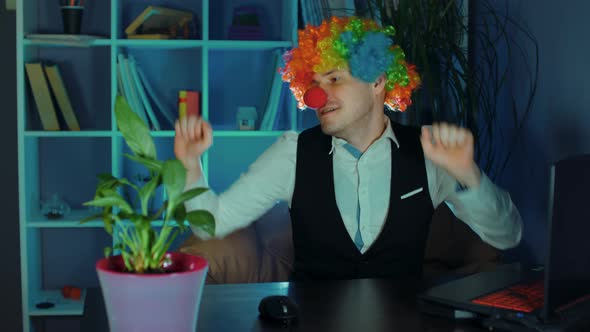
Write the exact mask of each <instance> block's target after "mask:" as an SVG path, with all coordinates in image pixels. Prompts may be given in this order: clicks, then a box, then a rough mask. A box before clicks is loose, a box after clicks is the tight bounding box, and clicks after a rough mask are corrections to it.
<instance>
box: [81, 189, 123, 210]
mask: <svg viewBox="0 0 590 332" xmlns="http://www.w3.org/2000/svg"><path fill="white" fill-rule="evenodd" d="M101 194H102V195H104V196H103V197H99V198H96V199H94V200H92V201H89V202H85V203H84V204H83V205H84V206H99V207H111V206H117V207H119V208H120V209H121V210H123V211H125V212H128V213H131V212H132V211H133V209H132V208H131V206H130V205H129V203H127V202H126V201H125V199H123V197H121V195H119V194H118V193H117V192H116V191H114V190H112V189H104V190H102V191H101Z"/></svg>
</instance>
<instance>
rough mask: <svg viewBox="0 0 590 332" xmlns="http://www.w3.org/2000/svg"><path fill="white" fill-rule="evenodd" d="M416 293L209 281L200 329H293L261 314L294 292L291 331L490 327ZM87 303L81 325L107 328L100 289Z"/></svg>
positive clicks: (383, 284) (388, 286)
mask: <svg viewBox="0 0 590 332" xmlns="http://www.w3.org/2000/svg"><path fill="white" fill-rule="evenodd" d="M414 292H415V290H414V288H413V287H408V285H403V284H402V285H399V284H396V283H395V282H392V281H389V280H379V279H361V280H346V281H329V282H313V283H286V282H285V283H261V284H228V285H206V286H205V287H204V291H203V297H202V302H201V307H200V311H199V319H198V323H197V331H198V332H225V331H228V332H229V331H231V332H235V331H289V329H286V328H282V327H281V326H280V325H276V324H271V323H269V322H265V321H261V320H260V319H259V318H258V303H259V301H260V300H261V299H262V298H263V297H265V296H267V295H289V296H291V297H292V298H293V299H294V300H295V301H296V302H297V304H298V305H299V310H300V314H299V317H300V318H299V322H298V324H297V325H296V326H294V327H293V328H292V330H291V331H305V332H314V331H322V332H326V331H338V332H347V331H351V332H352V331H354V332H358V331H361V332H379V331H388V332H390V331H404V332H413V331H431V332H446V331H455V332H458V331H461V332H476V331H478V332H479V331H486V330H484V329H483V328H479V327H477V326H476V325H474V323H472V324H471V325H470V324H469V322H460V321H458V322H456V321H453V320H448V319H444V318H438V317H433V316H429V315H424V314H421V313H420V312H419V311H418V310H417V307H416V301H415V296H414ZM86 303H87V307H86V309H85V315H84V317H83V318H82V322H81V330H82V331H85V332H86V331H88V332H91V331H96V332H104V331H108V322H107V318H106V311H105V309H104V304H103V302H102V296H101V292H100V289H90V290H89V292H88V296H87V302H86Z"/></svg>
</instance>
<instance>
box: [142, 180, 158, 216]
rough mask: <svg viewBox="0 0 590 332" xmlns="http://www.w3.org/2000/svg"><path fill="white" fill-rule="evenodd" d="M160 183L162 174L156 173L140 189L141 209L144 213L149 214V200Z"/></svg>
mask: <svg viewBox="0 0 590 332" xmlns="http://www.w3.org/2000/svg"><path fill="white" fill-rule="evenodd" d="M159 184H160V175H159V174H156V175H154V176H152V178H151V180H149V181H148V183H146V184H145V185H144V186H143V187H141V188H140V189H139V197H140V198H141V211H143V212H144V214H147V210H148V202H149V200H150V197H152V195H153V193H154V191H155V190H156V188H157V187H158V185H159Z"/></svg>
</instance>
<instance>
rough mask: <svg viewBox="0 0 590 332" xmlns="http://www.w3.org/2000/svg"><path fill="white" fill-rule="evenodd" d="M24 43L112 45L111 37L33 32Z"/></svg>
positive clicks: (87, 45)
mask: <svg viewBox="0 0 590 332" xmlns="http://www.w3.org/2000/svg"><path fill="white" fill-rule="evenodd" d="M23 44H24V45H34V46H50V47H92V46H110V45H111V39H109V38H106V37H101V36H88V35H64V34H31V35H28V36H27V38H25V39H24V40H23Z"/></svg>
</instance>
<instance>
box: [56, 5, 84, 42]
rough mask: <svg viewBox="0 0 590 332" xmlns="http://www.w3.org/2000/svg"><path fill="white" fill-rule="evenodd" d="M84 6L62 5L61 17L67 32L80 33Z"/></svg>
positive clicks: (71, 33)
mask: <svg viewBox="0 0 590 332" xmlns="http://www.w3.org/2000/svg"><path fill="white" fill-rule="evenodd" d="M83 14H84V6H62V7H61V17H62V20H63V28H64V33H65V34H70V35H79V34H80V27H81V26H82V16H83Z"/></svg>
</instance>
